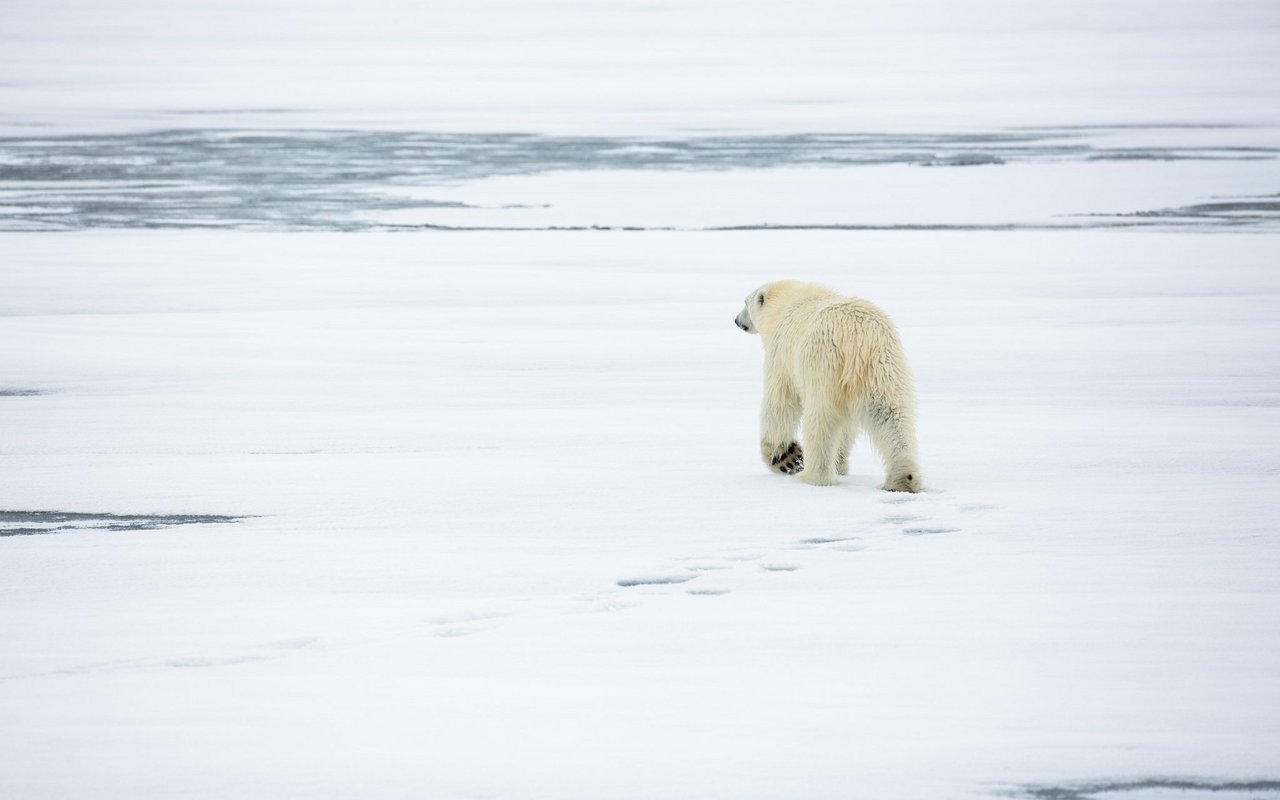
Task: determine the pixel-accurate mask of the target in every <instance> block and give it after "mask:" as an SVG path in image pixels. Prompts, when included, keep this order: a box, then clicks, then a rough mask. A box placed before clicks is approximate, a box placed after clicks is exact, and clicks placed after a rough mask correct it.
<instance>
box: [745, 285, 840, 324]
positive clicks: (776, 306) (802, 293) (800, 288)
mask: <svg viewBox="0 0 1280 800" xmlns="http://www.w3.org/2000/svg"><path fill="white" fill-rule="evenodd" d="M837 296H838V295H837V294H836V293H835V292H834V291H833V290H831V289H829V288H827V287H826V286H823V285H821V284H817V283H805V282H804V281H773V282H772V283H766V284H765V285H764V286H761V287H760V288H759V289H756V290H755V291H754V292H752V293H751V294H749V295H747V299H746V301H745V302H744V303H743V305H742V310H741V311H739V312H738V317H737V319H735V320H734V321H733V324H735V325H737V326H738V327H739V328H742V329H743V330H744V331H746V332H747V333H760V332H761V331H764V332H765V335H766V336H768V335H769V330H770V325H771V323H772V322H774V321H776V320H777V318H778V314H779V313H781V312H782V309H785V308H788V307H790V306H793V305H794V304H796V303H802V302H805V301H807V300H811V299H819V298H830V297H837Z"/></svg>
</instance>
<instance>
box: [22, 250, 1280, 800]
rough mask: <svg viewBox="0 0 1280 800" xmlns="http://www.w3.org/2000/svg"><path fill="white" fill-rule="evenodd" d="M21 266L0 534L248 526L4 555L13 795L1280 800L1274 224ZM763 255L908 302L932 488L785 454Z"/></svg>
mask: <svg viewBox="0 0 1280 800" xmlns="http://www.w3.org/2000/svg"><path fill="white" fill-rule="evenodd" d="M2 241H3V248H4V250H5V252H7V253H9V254H10V258H11V261H10V265H9V267H8V268H7V269H6V270H5V271H4V273H3V278H2V279H0V280H3V288H2V289H0V297H2V298H4V300H3V313H4V316H3V318H0V319H2V322H0V327H2V329H3V330H2V333H0V363H3V364H4V365H5V371H4V375H3V385H4V386H6V387H12V388H14V389H18V388H22V389H30V390H38V391H40V392H43V393H42V394H32V395H25V396H9V397H4V398H0V402H3V403H4V404H5V437H4V441H5V445H4V449H3V454H2V455H0V459H2V460H0V468H2V469H3V472H4V474H5V476H6V481H5V483H6V489H5V505H6V507H7V508H12V509H51V510H60V511H80V512H86V513H88V512H93V513H108V512H114V513H118V514H142V513H147V514H173V513H200V514H221V515H236V516H240V515H243V516H247V517H248V518H246V519H244V520H243V521H241V522H238V523H221V524H206V525H194V526H182V527H173V528H167V529H158V530H136V531H117V532H101V533H94V532H91V531H84V532H63V533H59V534H56V535H42V536H14V537H8V538H5V539H4V540H2V541H0V544H3V545H4V561H3V564H4V575H5V580H4V581H3V583H0V593H2V594H3V601H2V602H0V609H3V612H2V614H0V624H2V625H3V629H4V634H5V635H4V641H5V642H6V646H5V648H4V649H3V652H2V665H3V669H2V673H3V677H4V680H3V681H2V682H0V704H2V705H3V708H4V709H5V713H4V714H3V715H2V716H0V719H2V720H3V723H2V726H3V727H0V731H2V733H0V737H3V741H4V751H5V752H6V753H7V754H8V755H7V757H6V761H7V762H8V765H7V768H6V770H5V777H4V779H3V781H4V784H5V786H6V787H7V789H8V791H9V792H10V793H12V794H15V795H17V796H24V797H54V796H65V795H67V794H75V793H77V792H78V791H79V790H81V789H83V788H84V787H86V786H93V787H94V791H95V793H96V794H97V795H99V796H103V797H126V796H134V797H136V796H139V795H148V794H156V795H166V794H172V793H184V794H189V795H192V796H225V795H226V794H231V793H247V794H251V795H254V796H281V795H284V796H292V795H301V794H313V793H320V794H327V795H347V794H360V795H363V796H380V797H400V796H404V797H408V796H420V795H421V794H423V793H427V794H430V795H432V796H440V797H454V796H477V795H492V796H511V795H519V796H532V797H549V798H550V797H556V798H559V797H583V798H586V797H640V796H646V797H647V796H728V797H776V796H796V797H802V796H822V795H831V794H838V793H843V792H847V791H854V790H856V791H858V792H859V793H862V792H865V793H866V794H867V795H868V796H904V797H905V796H910V797H956V796H974V797H985V796H990V795H989V793H990V792H996V791H1003V790H1004V789H1007V788H1008V787H1009V786H1014V785H1020V784H1034V783H1046V782H1071V781H1077V780H1089V779H1096V778H1099V777H1114V778H1125V779H1128V778H1134V777H1143V776H1150V775H1156V776H1168V775H1172V776H1188V775H1190V776H1208V777H1211V778H1259V777H1262V778H1266V777H1269V776H1274V754H1275V752H1276V745H1277V737H1278V735H1280V730H1278V729H1277V725H1276V720H1277V719H1280V716H1278V715H1277V712H1278V711H1280V690H1278V689H1277V684H1276V682H1275V681H1274V680H1273V679H1272V676H1273V675H1275V674H1276V672H1277V670H1278V669H1280V647H1277V644H1278V642H1277V631H1280V625H1278V624H1277V623H1280V595H1278V594H1277V592H1276V590H1275V589H1276V587H1275V575H1276V574H1277V569H1278V568H1280V563H1278V561H1280V544H1277V542H1276V540H1275V537H1274V536H1273V535H1272V534H1273V532H1274V522H1275V511H1276V509H1275V502H1276V501H1275V498H1276V497H1277V496H1280V495H1277V486H1276V482H1277V473H1276V471H1275V468H1274V465H1273V463H1272V462H1273V461H1274V458H1275V442H1276V441H1277V433H1278V431H1277V426H1278V425H1280V415H1278V414H1277V408H1280V405H1278V404H1277V397H1278V396H1280V387H1278V386H1277V377H1276V376H1277V375H1280V370H1278V369H1277V367H1280V363H1277V362H1278V360H1280V359H1278V357H1277V353H1276V350H1275V347H1274V342H1275V341H1276V340H1277V335H1278V334H1280V331H1278V330H1277V327H1278V326H1280V323H1277V320H1278V319H1280V314H1278V313H1277V312H1278V311H1280V309H1277V300H1276V298H1277V297H1280V291H1278V290H1280V279H1278V278H1277V277H1276V275H1275V273H1274V269H1273V268H1272V266H1273V258H1274V252H1275V249H1274V248H1275V238H1274V235H1272V234H1257V235H1250V234H1233V235H1221V234H1215V235H1204V234H1190V233H1177V234H1157V233H1144V234H1124V233H1117V232H1106V231H1102V232H1085V231H1074V232H1065V233H1062V232H1035V233H1032V232H1027V233H979V232H963V233H955V232H916V233H904V232H879V233H874V232H860V233H847V232H812V231H805V232H760V231H754V232H738V233H658V232H646V233H621V232H612V233H554V232H530V233H454V234H447V235H444V234H435V235H426V236H423V235H416V236H415V235H403V234H274V235H273V234H237V233H207V232H206V233H201V232H168V233H157V232H125V233H121V232H105V233H94V232H89V233H81V234H75V235H46V234H6V235H4V237H3V240H2ZM779 273H787V274H798V273H803V274H804V275H807V276H809V277H811V278H814V279H817V280H824V281H828V282H830V283H832V284H835V285H838V286H840V287H842V288H844V289H846V290H847V291H856V292H858V293H860V294H862V295H864V296H868V297H872V298H875V299H876V301H877V302H879V303H881V304H882V305H883V306H884V307H886V308H887V309H889V310H890V311H891V313H893V314H894V315H895V317H896V319H897V321H898V322H899V324H900V326H901V327H902V330H903V334H904V337H905V340H906V345H907V348H908V352H909V353H910V355H911V357H912V359H913V365H914V368H915V371H916V374H917V376H918V381H919V384H920V403H921V418H922V430H921V439H922V442H923V445H922V446H923V460H924V464H925V466H926V469H927V474H928V476H929V484H930V486H931V487H932V491H931V492H929V493H927V494H924V495H921V496H916V497H912V496H906V495H893V494H886V493H883V492H878V491H876V490H875V488H874V487H875V485H876V484H877V482H878V480H879V479H880V476H879V466H878V464H877V463H876V462H875V459H874V457H873V456H872V455H871V454H870V453H869V452H868V451H867V449H866V447H865V446H863V447H860V448H858V449H857V452H856V453H855V457H854V462H853V470H852V471H853V475H852V476H851V477H850V478H849V479H847V480H846V481H845V483H844V484H843V485H841V486H840V487H838V488H834V489H831V490H829V491H824V490H818V489H813V488H811V487H808V486H805V485H803V484H800V483H798V482H797V481H794V480H791V479H785V478H781V477H778V476H774V475H771V474H769V473H767V472H766V471H765V470H764V469H763V467H762V466H761V465H760V464H759V463H758V461H757V455H756V453H755V450H756V447H755V430H754V424H755V419H754V417H755V402H756V395H757V392H758V382H759V361H760V356H759V343H758V341H757V340H755V339H754V338H751V337H748V336H746V335H744V334H742V333H741V332H739V331H738V330H737V329H736V328H735V327H734V326H733V325H732V324H731V323H732V318H733V315H734V314H735V313H736V312H737V310H738V305H739V303H740V301H739V299H738V298H740V297H741V296H743V295H744V294H745V293H746V292H747V291H749V290H750V288H752V287H754V286H755V285H756V284H757V283H759V282H761V281H762V280H763V279H765V278H767V277H769V276H772V275H775V274H779ZM744 287H745V288H744ZM495 763H500V764H502V769H501V770H494V769H492V768H491V767H492V765H493V764H495Z"/></svg>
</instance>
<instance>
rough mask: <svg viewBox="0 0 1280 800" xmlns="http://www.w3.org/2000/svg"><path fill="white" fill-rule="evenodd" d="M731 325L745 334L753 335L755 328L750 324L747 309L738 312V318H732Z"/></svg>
mask: <svg viewBox="0 0 1280 800" xmlns="http://www.w3.org/2000/svg"><path fill="white" fill-rule="evenodd" d="M733 324H734V325H737V326H738V327H739V328H742V329H743V330H744V331H746V332H747V333H755V332H756V329H755V326H754V325H752V324H751V317H749V316H748V315H747V309H746V308H743V309H742V310H741V311H739V312H738V316H737V317H735V318H734V320H733Z"/></svg>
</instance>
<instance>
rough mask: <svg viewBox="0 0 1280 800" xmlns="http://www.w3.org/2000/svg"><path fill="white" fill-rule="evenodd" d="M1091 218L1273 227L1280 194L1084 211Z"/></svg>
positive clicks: (1278, 214) (1279, 212) (1277, 218)
mask: <svg viewBox="0 0 1280 800" xmlns="http://www.w3.org/2000/svg"><path fill="white" fill-rule="evenodd" d="M1080 216H1083V217H1090V218H1092V219H1106V220H1113V221H1114V220H1122V221H1139V222H1147V223H1157V224H1161V223H1164V224H1167V223H1178V224H1182V225H1198V226H1202V227H1203V226H1215V227H1240V226H1248V227H1253V228H1256V227H1274V226H1276V225H1280V196H1263V197H1237V198H1219V199H1215V200H1213V201H1210V202H1206V203H1193V204H1191V205H1186V206H1175V207H1173V208H1158V209H1153V210H1150V211H1134V212H1131V213H1127V214H1083V215H1080Z"/></svg>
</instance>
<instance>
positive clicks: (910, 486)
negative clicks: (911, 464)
mask: <svg viewBox="0 0 1280 800" xmlns="http://www.w3.org/2000/svg"><path fill="white" fill-rule="evenodd" d="M881 488H883V489H884V490H885V491H886V492H912V493H915V492H918V491H920V490H921V489H923V488H924V482H923V481H922V480H921V477H920V469H919V468H918V467H917V468H912V469H911V471H910V472H908V471H906V470H895V471H893V472H890V473H889V475H888V476H887V478H886V479H885V482H884V486H883V487H881Z"/></svg>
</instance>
